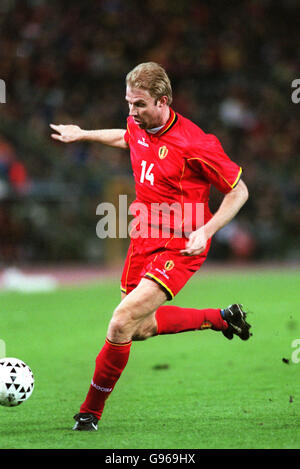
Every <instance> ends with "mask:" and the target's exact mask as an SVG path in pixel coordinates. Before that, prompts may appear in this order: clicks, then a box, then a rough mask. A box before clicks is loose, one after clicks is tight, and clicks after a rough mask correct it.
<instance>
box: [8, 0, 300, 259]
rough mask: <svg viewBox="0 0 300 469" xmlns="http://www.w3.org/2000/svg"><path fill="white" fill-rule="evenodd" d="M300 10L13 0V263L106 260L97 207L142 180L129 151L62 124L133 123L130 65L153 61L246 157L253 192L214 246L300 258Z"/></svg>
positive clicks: (223, 251) (260, 4) (290, 5)
mask: <svg viewBox="0 0 300 469" xmlns="http://www.w3.org/2000/svg"><path fill="white" fill-rule="evenodd" d="M299 13H300V4H299V2H298V1H296V0H286V1H285V2H279V1H278V2H277V1H271V0H260V1H259V0H248V1H246V0H241V1H238V2H236V1H214V2H208V1H197V0H189V1H187V0H176V2H174V1H172V0H144V1H143V2H140V1H139V0H127V1H126V2H125V1H122V0H97V1H93V2H89V1H76V2H74V1H67V0H52V1H51V2H49V1H44V0H23V1H18V0H2V1H1V3H0V31H1V32H0V43H1V47H0V63H1V68H0V70H1V72H0V75H1V76H0V78H1V79H3V80H5V82H6V88H7V98H6V104H0V121H1V122H0V262H1V261H2V262H11V261H22V260H27V261H30V260H31V261H34V260H58V259H63V258H64V256H65V257H66V258H68V257H69V258H72V259H78V260H80V259H81V260H82V259H87V258H91V259H92V258H97V254H96V253H97V252H101V246H100V247H99V251H98V246H99V245H100V243H101V242H100V240H97V239H94V241H93V240H92V237H93V238H96V235H95V232H94V231H93V228H94V226H95V225H96V221H97V220H96V216H95V207H96V205H97V203H99V202H100V201H101V198H102V197H104V194H105V192H106V189H105V185H106V184H109V181H110V178H116V177H118V176H121V177H124V176H126V177H128V178H129V180H130V177H131V176H130V175H131V173H130V164H129V158H128V157H127V155H126V154H125V156H124V152H122V151H116V150H112V149H106V148H104V147H100V146H99V145H92V144H73V145H68V146H63V144H60V143H57V142H54V141H51V139H50V129H49V123H51V122H53V123H77V124H78V125H80V126H81V127H83V128H86V129H93V128H111V127H120V126H121V127H124V126H125V121H126V116H127V106H126V103H125V101H124V91H125V90H124V80H125V75H126V73H127V72H128V71H129V70H131V69H132V68H133V67H134V66H135V65H136V64H137V63H140V62H145V61H149V60H151V61H157V62H159V63H160V64H162V65H163V66H164V67H165V68H166V70H167V72H168V74H169V76H170V78H171V81H172V85H173V93H174V102H173V105H172V106H173V108H174V109H175V110H176V111H177V112H179V113H182V114H183V115H185V116H186V117H189V118H190V119H192V120H193V121H194V122H195V123H197V124H198V125H199V126H200V127H201V128H202V129H203V130H204V131H206V132H208V133H214V134H215V135H217V136H218V138H219V139H220V140H221V142H222V144H223V147H224V149H225V151H226V152H227V153H228V155H230V157H231V158H232V159H233V160H234V161H236V162H237V163H238V164H240V165H241V166H242V167H243V171H244V173H243V179H244V180H245V182H246V184H247V185H248V187H249V192H250V199H249V201H248V203H247V205H246V206H245V207H244V208H243V210H242V211H241V213H240V215H239V217H238V218H237V219H236V221H234V222H232V223H231V224H230V225H228V226H227V227H226V228H225V229H223V230H221V231H220V232H219V233H218V234H217V235H216V237H215V240H214V244H215V249H214V250H213V251H212V256H213V257H214V258H216V259H220V258H222V259H224V258H235V259H272V260H273V259H275V260H278V259H285V260H291V261H293V260H300V246H299V236H300V204H299V199H300V159H299V148H300V137H299V120H298V122H297V117H298V116H299V109H300V104H298V105H297V104H294V103H293V102H292V100H291V93H292V88H291V83H292V81H293V80H294V79H295V78H300V77H299V58H300V49H299V48H298V49H297V44H298V43H299V41H298V37H299V28H298V18H299ZM297 73H298V76H297ZM297 124H298V125H297ZM68 197H69V198H68ZM66 199H67V202H66ZM219 200H220V199H219V195H218V194H217V193H214V191H213V192H212V200H211V204H212V208H214V207H216V206H217V204H218V203H219ZM53 225H55V226H56V227H57V232H56V234H55V235H54V234H53V233H54V232H55V227H54V226H53ZM80 227H81V228H80ZM82 227H85V229H84V228H82ZM80 230H81V231H80ZM91 231H92V235H90V236H89V238H88V239H89V243H88V246H85V248H84V246H83V244H84V243H85V242H86V239H87V233H91ZM8 233H10V234H8ZM51 233H52V238H51ZM59 233H60V235H59ZM80 233H81V234H82V236H81V237H80ZM59 236H60V237H63V239H60V240H59V239H58V237H59ZM66 239H67V240H68V242H69V244H68V248H66ZM9 240H13V241H14V242H13V243H12V242H10V241H9ZM59 243H61V244H59ZM70 243H71V244H72V243H73V248H72V247H70ZM29 245H30V246H31V247H30V248H29V247H28V246H29ZM58 245H60V248H58ZM98 257H99V256H98Z"/></svg>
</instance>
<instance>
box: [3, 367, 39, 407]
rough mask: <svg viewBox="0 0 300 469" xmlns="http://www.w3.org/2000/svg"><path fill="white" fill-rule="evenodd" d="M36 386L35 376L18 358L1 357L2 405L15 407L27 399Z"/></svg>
mask: <svg viewBox="0 0 300 469" xmlns="http://www.w3.org/2000/svg"><path fill="white" fill-rule="evenodd" d="M33 388H34V377H33V374H32V371H31V369H30V368H29V366H28V365H26V363H24V362H23V361H22V360H19V359H18V358H1V359H0V405H3V406H6V407H13V406H16V405H20V404H22V402H25V401H27V399H28V398H29V397H30V396H31V394H32V391H33Z"/></svg>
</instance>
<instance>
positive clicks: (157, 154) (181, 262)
mask: <svg viewBox="0 0 300 469" xmlns="http://www.w3.org/2000/svg"><path fill="white" fill-rule="evenodd" d="M126 101H127V103H128V106H129V117H128V119H127V129H126V130H125V129H106V130H105V129H103V130H83V129H81V128H80V127H78V126H76V125H54V124H51V125H50V127H51V128H52V129H53V130H54V131H55V133H53V134H52V135H51V136H52V138H53V139H56V140H58V141H60V142H66V143H69V142H76V141H81V140H89V141H94V142H99V143H102V144H105V145H109V146H112V147H117V148H124V149H125V150H126V149H129V150H130V156H131V164H132V169H133V174H134V179H135V188H136V201H135V202H134V203H133V205H132V208H131V209H132V212H133V214H135V215H136V218H135V219H134V220H137V223H136V224H135V226H134V228H133V229H132V232H131V242H130V246H129V250H128V254H127V258H126V261H125V265H124V270H123V274H122V278H121V291H122V293H121V302H120V304H119V305H118V306H117V307H116V309H115V310H114V312H113V315H112V318H111V321H110V323H109V326H108V330H107V336H106V340H105V343H104V346H103V348H102V349H101V350H100V353H99V355H98V356H97V358H96V367H95V372H94V375H93V378H92V381H91V385H90V387H89V390H88V393H87V396H86V398H85V400H84V402H83V403H82V404H81V407H80V410H79V413H78V414H76V415H75V416H74V419H75V420H76V423H75V426H74V428H73V429H74V430H86V431H93V430H97V425H98V421H99V420H100V418H101V416H102V413H103V409H104V405H105V401H106V399H107V398H108V396H109V395H110V393H111V392H112V390H113V389H114V386H115V384H116V383H117V381H118V379H119V377H120V375H121V373H122V371H123V370H124V368H125V366H126V364H127V361H128V358H129V353H130V348H131V345H132V341H135V340H145V339H147V338H149V337H153V336H156V335H160V334H176V333H180V332H184V331H191V330H202V329H207V328H210V329H213V330H215V331H222V333H223V334H224V336H225V337H226V338H228V339H232V338H233V336H234V335H237V336H238V337H240V338H241V339H242V340H247V339H249V337H250V336H251V334H250V331H249V329H250V327H251V326H250V324H248V323H247V322H246V313H245V312H244V311H243V309H242V306H241V305H240V304H233V305H231V306H229V307H227V308H222V307H219V308H205V309H198V308H181V307H178V306H173V305H165V303H166V301H168V300H172V299H173V298H174V297H175V295H176V294H177V293H178V292H179V291H180V290H181V289H182V288H183V286H184V285H185V284H186V282H187V281H188V280H189V278H190V277H191V276H192V275H193V274H194V273H195V272H196V271H197V270H198V269H199V268H200V267H201V265H202V264H203V262H204V261H205V259H206V257H207V253H208V250H209V248H210V242H211V238H212V236H213V235H214V234H215V233H216V232H217V231H218V230H219V229H220V228H222V227H223V226H225V225H226V224H227V223H229V222H230V220H232V219H233V217H234V216H235V215H236V214H237V213H238V212H239V210H240V209H241V207H242V206H243V205H244V204H245V202H246V200H247V198H248V190H247V187H246V185H245V183H244V182H243V181H242V180H241V172H242V169H241V168H240V167H239V166H238V165H237V164H236V163H234V162H233V161H231V160H230V158H229V157H228V156H227V155H226V154H225V152H224V151H223V148H222V146H221V144H220V142H219V141H218V139H217V138H216V137H215V136H214V135H210V134H206V133H205V132H204V131H203V130H201V129H200V128H199V127H198V126H197V125H195V124H194V123H192V122H191V121H190V120H188V119H187V118H185V117H183V116H181V115H180V114H178V113H176V112H175V111H174V110H173V109H172V108H171V103H172V88H171V84H170V80H169V78H168V75H167V74H166V71H165V70H164V69H163V68H162V67H161V66H160V65H158V64H156V63H154V62H147V63H142V64H140V65H138V66H136V67H135V68H134V69H133V70H132V71H131V72H129V73H128V75H127V77H126ZM211 184H213V185H214V186H215V187H216V188H217V189H218V190H219V191H221V192H222V193H223V194H224V198H223V200H222V202H221V204H220V206H219V208H218V210H217V211H216V213H215V214H214V215H212V214H211V212H210V210H209V207H208V201H209V191H210V186H211ZM157 204H165V205H164V207H166V206H167V207H173V206H174V204H175V207H177V211H176V210H175V212H176V213H175V214H173V215H174V216H173V218H172V217H169V218H168V220H167V222H164V219H163V217H164V215H165V213H163V214H162V217H160V218H157V217H155V216H153V214H154V215H155V214H156V215H157V213H156V211H155V210H154V211H153V207H155V208H156V209H157ZM141 207H142V208H141ZM199 207H200V208H202V211H201V210H200V215H201V216H197V213H199V210H198V208H199ZM143 208H146V209H147V210H146V212H145V213H146V214H144V216H142V217H140V216H138V214H140V212H143ZM179 208H181V209H182V210H181V216H178V213H179V214H180V210H179ZM153 219H155V220H156V221H155V222H154V221H153ZM165 219H166V218H165ZM199 219H200V222H199ZM141 225H143V227H142V230H141ZM145 228H149V230H148V233H146V235H145ZM180 230H181V235H180ZM141 233H142V234H143V235H141Z"/></svg>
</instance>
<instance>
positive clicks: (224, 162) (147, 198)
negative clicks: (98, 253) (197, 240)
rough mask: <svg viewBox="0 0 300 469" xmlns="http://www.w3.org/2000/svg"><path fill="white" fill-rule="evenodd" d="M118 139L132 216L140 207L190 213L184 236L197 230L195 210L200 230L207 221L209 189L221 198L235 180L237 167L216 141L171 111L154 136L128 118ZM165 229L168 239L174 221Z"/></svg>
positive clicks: (238, 167) (233, 185)
mask: <svg viewBox="0 0 300 469" xmlns="http://www.w3.org/2000/svg"><path fill="white" fill-rule="evenodd" d="M124 138H125V141H126V142H127V143H128V145H129V148H130V155H131V164H132V169H133V174H134V179H135V189H136V200H135V202H134V203H133V205H132V208H133V211H134V208H135V207H136V206H137V205H138V206H140V205H141V204H144V206H145V207H148V208H149V209H150V207H151V206H152V207H153V206H155V207H157V204H162V203H166V204H168V205H169V206H170V205H172V204H175V205H176V206H177V207H181V208H182V214H183V213H184V211H187V210H185V207H188V208H189V217H190V216H191V212H190V209H191V210H192V224H191V229H190V230H189V231H191V230H194V229H196V227H199V219H198V218H197V220H196V218H195V209H196V205H197V204H198V205H201V206H202V208H203V218H202V222H201V223H200V226H201V225H203V224H204V223H206V222H207V221H208V220H209V219H210V218H211V216H212V215H211V212H210V210H209V206H208V202H209V192H210V186H211V184H213V185H214V186H215V187H216V188H217V189H218V190H219V191H221V192H222V193H223V194H226V193H228V192H230V191H231V190H232V189H233V188H234V187H235V186H236V185H237V183H238V181H239V179H240V176H241V172H242V169H241V167H240V166H238V165H237V164H236V163H234V162H233V161H231V160H230V158H229V157H228V156H227V155H226V153H225V152H224V150H223V148H222V146H221V144H220V142H219V140H218V139H217V138H216V137H215V136H214V135H211V134H206V133H205V132H203V130H201V129H200V128H199V127H198V126H197V125H196V124H194V123H193V122H191V121H190V120H189V119H186V118H185V117H183V116H181V115H180V114H178V113H175V112H174V111H173V109H171V108H170V117H169V120H168V122H167V123H166V124H165V125H164V127H163V128H162V129H161V130H160V131H158V132H157V133H155V134H151V133H149V132H147V131H146V130H143V129H141V128H140V127H139V126H138V125H137V124H136V123H135V122H134V119H133V118H132V117H128V119H127V131H126V133H125V136H124ZM175 205H174V206H175ZM135 214H136V213H135ZM172 220H173V221H172ZM196 221H197V222H196ZM184 223H185V224H186V218H185V217H184ZM150 224H151V223H150V222H149V225H150ZM161 224H162V221H161V218H160V225H161ZM176 224H177V227H176ZM152 225H153V221H152ZM179 225H181V226H182V225H183V223H179ZM196 225H197V226H196ZM168 228H170V229H171V235H172V233H174V229H175V230H176V228H178V219H176V222H174V217H173V219H172V217H169V222H168ZM185 235H186V232H185ZM154 237H157V236H154ZM185 237H187V236H185Z"/></svg>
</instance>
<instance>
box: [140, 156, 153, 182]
mask: <svg viewBox="0 0 300 469" xmlns="http://www.w3.org/2000/svg"><path fill="white" fill-rule="evenodd" d="M141 166H142V172H141V178H140V182H141V183H143V182H144V181H145V180H146V181H149V182H150V184H151V186H153V184H154V174H153V173H151V171H152V169H153V166H154V163H151V164H150V165H149V167H148V169H147V161H145V160H143V161H142V162H141Z"/></svg>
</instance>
